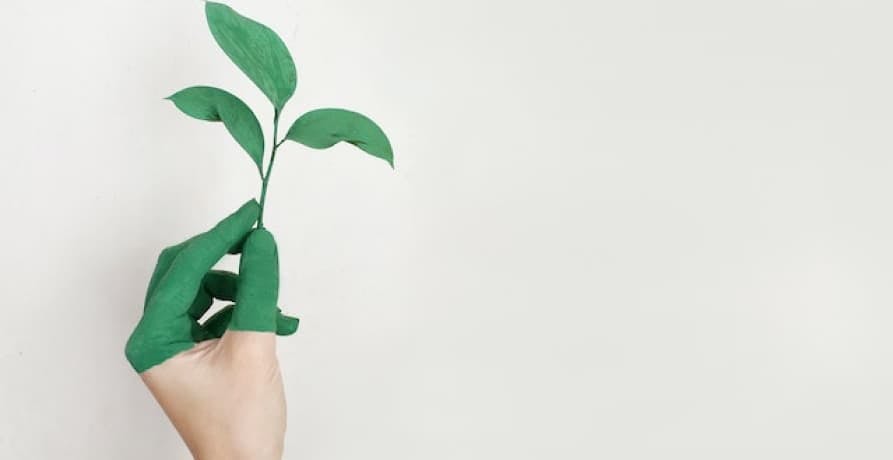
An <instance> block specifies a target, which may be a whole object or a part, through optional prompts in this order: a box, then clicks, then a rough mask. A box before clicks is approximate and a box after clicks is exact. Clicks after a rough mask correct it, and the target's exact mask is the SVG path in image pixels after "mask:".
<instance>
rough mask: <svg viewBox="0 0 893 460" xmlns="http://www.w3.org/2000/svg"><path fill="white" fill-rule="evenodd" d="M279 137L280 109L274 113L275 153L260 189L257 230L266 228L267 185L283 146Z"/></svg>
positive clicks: (273, 152) (263, 176)
mask: <svg viewBox="0 0 893 460" xmlns="http://www.w3.org/2000/svg"><path fill="white" fill-rule="evenodd" d="M278 137H279V109H275V111H274V112H273V151H272V152H271V153H270V163H269V164H267V173H266V174H264V175H262V176H261V177H262V178H263V184H262V185H261V189H260V214H259V215H258V217H257V228H264V205H265V204H266V203H267V184H269V183H270V173H271V172H273V162H274V161H276V150H278V149H279V146H280V145H282V141H284V140H285V139H283V140H282V141H277V140H276V139H277V138H278Z"/></svg>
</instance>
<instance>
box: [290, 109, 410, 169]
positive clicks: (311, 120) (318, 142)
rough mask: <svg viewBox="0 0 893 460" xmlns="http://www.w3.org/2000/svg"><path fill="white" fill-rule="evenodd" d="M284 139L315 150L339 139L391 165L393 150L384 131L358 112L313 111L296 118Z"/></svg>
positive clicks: (329, 145)
mask: <svg viewBox="0 0 893 460" xmlns="http://www.w3.org/2000/svg"><path fill="white" fill-rule="evenodd" d="M285 138H286V139H289V140H293V141H295V142H300V143H301V144H304V145H306V146H307V147H311V148H314V149H327V148H329V147H331V146H333V145H335V144H337V143H339V142H342V141H344V142H348V143H350V144H353V145H355V146H357V147H359V148H360V149H361V150H363V151H365V152H366V153H368V154H370V155H372V156H374V157H378V158H381V159H382V160H385V161H387V162H388V164H389V165H391V167H392V168H393V167H394V152H393V150H392V149H391V143H390V141H388V137H387V136H385V134H384V131H382V130H381V128H379V127H378V125H377V124H375V122H374V121H372V120H370V119H369V118H368V117H366V116H365V115H362V114H359V113H357V112H351V111H349V110H343V109H318V110H312V111H310V112H307V113H305V114H304V115H301V116H300V117H299V118H298V119H297V120H295V122H294V124H293V125H291V128H289V130H288V133H287V134H286V135H285Z"/></svg>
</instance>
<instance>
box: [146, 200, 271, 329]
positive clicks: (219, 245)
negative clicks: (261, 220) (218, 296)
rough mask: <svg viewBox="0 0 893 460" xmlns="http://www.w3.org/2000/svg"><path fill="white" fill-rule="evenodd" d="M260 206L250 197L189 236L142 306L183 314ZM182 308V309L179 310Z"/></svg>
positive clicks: (251, 224)
mask: <svg viewBox="0 0 893 460" xmlns="http://www.w3.org/2000/svg"><path fill="white" fill-rule="evenodd" d="M259 212H260V206H259V205H258V204H257V201H255V200H254V199H251V200H249V201H247V202H246V203H245V204H243V205H242V206H241V207H240V208H239V209H238V210H237V211H236V212H234V213H232V214H230V215H229V216H227V217H226V218H225V219H223V220H222V221H220V222H219V223H218V224H217V225H215V226H214V228H212V229H210V230H208V231H206V232H204V233H201V234H199V235H197V236H195V237H194V238H192V239H191V240H190V241H189V242H188V244H186V245H185V246H184V247H183V248H182V249H181V250H180V251H179V252H178V253H177V255H176V257H175V258H174V259H173V261H172V262H171V264H170V267H169V268H168V270H167V272H166V273H165V274H164V275H163V276H162V277H161V279H160V280H159V281H158V286H157V288H156V289H155V292H153V294H152V297H151V299H149V301H148V303H147V305H146V312H147V313H148V312H150V311H152V310H157V309H158V308H157V307H167V308H163V309H165V310H167V309H171V308H173V309H175V310H176V311H172V312H170V314H172V315H180V314H186V310H187V309H188V308H189V305H190V304H191V303H192V300H193V298H194V297H195V294H196V293H197V292H198V289H199V288H200V287H201V281H202V278H203V277H204V276H205V273H207V272H208V271H209V270H211V268H212V267H213V266H214V264H216V263H217V261H219V260H220V259H221V258H222V257H223V256H224V255H225V254H226V253H227V252H228V251H229V250H230V249H231V248H232V247H233V246H235V245H236V244H238V243H239V242H240V241H241V240H243V239H244V238H245V235H247V234H248V232H250V231H251V228H252V227H253V226H254V224H255V222H256V221H257V217H258V214H259ZM180 310H182V311H180Z"/></svg>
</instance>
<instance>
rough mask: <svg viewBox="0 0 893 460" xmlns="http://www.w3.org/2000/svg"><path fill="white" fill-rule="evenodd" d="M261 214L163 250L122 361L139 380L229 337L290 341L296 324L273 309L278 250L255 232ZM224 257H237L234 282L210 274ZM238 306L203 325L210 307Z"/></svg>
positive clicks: (226, 222)
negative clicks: (267, 335)
mask: <svg viewBox="0 0 893 460" xmlns="http://www.w3.org/2000/svg"><path fill="white" fill-rule="evenodd" d="M259 213H260V207H259V205H258V203H257V202H256V201H255V200H250V201H248V202H246V203H245V204H244V205H242V207H240V208H239V209H238V210H237V211H236V212H234V213H233V214H231V215H229V216H228V217H226V218H225V219H223V220H222V221H221V222H220V223H218V224H217V225H216V226H214V228H212V229H211V230H208V231H207V232H204V233H201V234H199V235H196V236H194V237H192V238H190V239H188V240H186V241H184V242H182V243H180V244H177V245H174V246H170V247H168V248H165V249H164V250H163V251H162V252H161V255H160V256H159V257H158V263H157V265H156V267H155V271H154V273H153V274H152V278H151V280H150V281H149V287H148V289H147V292H146V298H145V306H144V310H143V317H142V318H141V319H140V321H139V323H138V324H137V326H136V328H135V329H134V331H133V333H132V334H131V335H130V339H129V340H128V341H127V346H126V348H125V354H126V356H127V360H128V361H130V364H131V365H132V366H133V368H134V369H135V370H136V371H137V372H138V373H142V372H144V371H146V370H148V369H149V368H151V367H153V366H155V365H158V364H161V363H163V362H164V361H166V360H168V359H170V358H172V357H174V356H176V355H177V354H179V353H181V352H184V351H186V350H189V349H191V348H193V347H194V346H195V345H196V344H197V343H199V342H203V341H206V340H210V339H218V338H220V337H222V336H223V335H224V333H225V332H226V331H227V330H236V331H258V332H274V331H275V332H276V333H277V334H279V335H290V334H293V333H294V332H295V331H296V330H297V327H298V319H297V318H292V317H289V316H285V315H283V314H282V313H281V312H280V310H279V308H278V307H277V305H276V301H277V298H278V293H279V262H278V253H277V249H276V242H275V240H274V239H273V235H272V234H271V233H270V232H269V231H267V230H266V229H263V228H260V229H254V228H253V227H254V224H255V223H256V222H257V219H258V215H259ZM227 253H231V254H238V253H241V260H240V262H239V274H238V275H237V274H235V273H231V272H227V271H222V270H213V269H212V268H213V266H214V265H215V264H216V263H217V262H218V261H219V260H220V259H221V258H222V257H223V256H224V255H225V254H227ZM215 298H217V299H221V300H225V301H235V305H230V306H227V307H226V308H224V309H223V310H221V311H219V312H218V313H216V314H214V315H213V316H211V317H210V318H209V319H208V320H206V321H205V322H203V323H200V322H199V321H200V319H201V317H202V316H203V315H204V314H205V313H206V312H207V311H208V309H209V308H210V307H211V305H212V304H213V301H214V299H215Z"/></svg>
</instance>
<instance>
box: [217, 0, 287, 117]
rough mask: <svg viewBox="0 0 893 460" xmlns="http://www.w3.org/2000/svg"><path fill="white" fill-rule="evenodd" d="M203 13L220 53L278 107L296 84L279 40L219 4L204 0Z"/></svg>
mask: <svg viewBox="0 0 893 460" xmlns="http://www.w3.org/2000/svg"><path fill="white" fill-rule="evenodd" d="M205 16H207V18H208V26H209V27H210V28H211V34H212V35H214V39H215V40H217V44H218V45H220V47H221V48H223V52H224V53H226V55H227V56H229V58H230V59H232V61H233V62H234V63H235V64H236V65H237V66H238V67H239V68H240V69H242V72H245V75H248V78H250V79H251V81H253V82H254V84H255V85H257V87H258V88H260V90H261V91H263V93H264V94H266V95H267V97H268V98H269V99H270V102H272V103H273V105H274V106H275V107H276V109H277V110H281V109H282V106H284V105H285V103H286V102H287V101H288V100H289V99H290V98H291V96H292V94H294V93H295V86H296V85H297V72H296V71H295V62H294V61H293V60H292V58H291V54H290V53H289V52H288V48H286V47H285V43H283V42H282V39H281V38H279V36H278V35H276V32H273V31H272V30H271V29H270V28H269V27H267V26H265V25H263V24H261V23H259V22H256V21H254V20H251V19H249V18H246V17H245V16H242V15H240V14H239V13H236V12H235V11H233V9H232V8H230V7H228V6H226V5H224V4H222V3H215V2H206V3H205Z"/></svg>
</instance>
